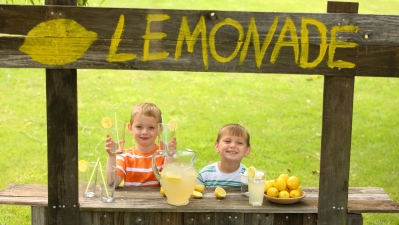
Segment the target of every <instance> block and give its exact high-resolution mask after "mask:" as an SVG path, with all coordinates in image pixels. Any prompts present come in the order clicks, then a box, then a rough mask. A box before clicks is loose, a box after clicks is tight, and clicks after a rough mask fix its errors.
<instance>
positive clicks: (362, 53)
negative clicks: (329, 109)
mask: <svg viewBox="0 0 399 225" xmlns="http://www.w3.org/2000/svg"><path fill="white" fill-rule="evenodd" d="M0 8H1V10H2V17H1V18H0V24H2V26H1V28H0V34H2V35H0V57H1V59H2V60H0V67H17V68H63V69H65V68H70V69H75V68H93V69H105V68H107V69H131V70H171V71H208V72H236V73H243V72H250V73H263V74H265V73H284V74H287V73H288V74H324V75H329V76H342V74H345V75H351V76H388V77H390V76H392V77H399V63H398V61H399V58H398V57H399V54H398V51H399V33H398V32H396V30H398V29H399V16H397V15H357V14H350V13H342V14H340V13H333V14H325V13H271V12H237V11H212V10H172V9H123V8H97V7H72V6H68V7H67V6H26V5H24V6H19V5H0ZM62 21H64V22H62ZM65 21H68V22H65ZM53 23H55V24H57V23H59V24H58V25H60V27H64V28H65V29H61V28H60V30H58V31H57V32H55V31H54V32H55V33H51V32H52V31H51V30H54V29H50V28H49V27H51V25H52V24H53ZM62 25H64V26H62ZM118 25H119V26H120V27H122V26H123V27H124V28H123V29H117V27H118ZM289 25H293V26H289ZM302 25H303V27H302ZM201 26H202V27H203V29H202V28H201ZM350 26H352V27H353V29H354V31H353V32H346V31H345V32H342V31H337V32H335V30H334V31H333V30H332V29H333V28H334V29H340V28H344V27H350ZM196 27H197V28H198V29H199V30H198V31H199V32H198V33H195V34H194V30H195V28H196ZM287 27H293V28H292V29H289V30H286V28H287ZM304 27H306V28H307V31H308V32H305V30H306V29H305V28H304ZM302 28H304V29H302ZM79 29H83V30H79ZM269 31H270V34H269ZM118 32H119V33H118ZM256 32H257V34H258V35H255V33H256ZM183 33H184V34H187V36H184V35H182V34H183ZM321 34H322V35H321ZM179 35H180V36H179ZM240 35H241V36H240ZM268 35H269V36H268ZM49 37H51V38H49ZM77 37H78V38H77ZM112 37H114V38H112ZM266 37H267V38H269V39H270V42H264V41H265V40H269V39H266ZM321 40H323V42H322V41H321ZM64 41H65V42H64ZM291 42H292V43H294V44H291ZM321 43H323V45H321ZM324 43H325V44H324ZM111 46H112V47H111ZM320 46H327V47H328V48H327V47H326V48H325V49H324V48H321V47H320ZM257 47H259V48H257ZM262 47H265V49H264V50H265V52H263V53H262V52H261V49H262ZM49 49H50V50H49ZM330 49H332V50H331V51H330ZM319 56H320V57H321V58H320V61H316V59H318V58H319ZM338 60H342V61H345V62H347V63H343V64H340V65H339V64H338V63H337V61H338ZM370 62H373V63H370ZM351 64H354V66H355V67H354V68H352V67H351V66H349V65H351Z"/></svg>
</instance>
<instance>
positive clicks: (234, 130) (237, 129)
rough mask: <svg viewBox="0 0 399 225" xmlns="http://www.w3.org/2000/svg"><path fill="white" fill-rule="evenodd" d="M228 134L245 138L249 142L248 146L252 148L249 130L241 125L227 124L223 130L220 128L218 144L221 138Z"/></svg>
mask: <svg viewBox="0 0 399 225" xmlns="http://www.w3.org/2000/svg"><path fill="white" fill-rule="evenodd" d="M226 134H230V135H232V136H238V137H243V138H245V139H246V141H247V146H251V144H250V137H249V132H248V130H247V129H245V127H243V126H241V125H239V124H227V125H224V126H223V127H222V128H220V130H219V132H218V136H217V139H216V142H218V143H219V141H220V138H221V137H222V136H223V135H226Z"/></svg>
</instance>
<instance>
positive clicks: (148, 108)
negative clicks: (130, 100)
mask: <svg viewBox="0 0 399 225" xmlns="http://www.w3.org/2000/svg"><path fill="white" fill-rule="evenodd" d="M137 115H144V116H151V117H154V118H155V119H157V120H158V123H162V116H161V115H162V112H161V110H160V109H159V108H158V106H156V105H155V104H153V103H150V102H144V103H140V104H137V105H135V106H134V107H133V109H132V113H131V115H130V124H133V119H134V117H135V116H137Z"/></svg>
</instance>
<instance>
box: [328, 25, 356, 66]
mask: <svg viewBox="0 0 399 225" xmlns="http://www.w3.org/2000/svg"><path fill="white" fill-rule="evenodd" d="M358 31H359V27H358V26H353V25H345V26H333V27H332V28H331V41H330V46H329V49H328V61H327V65H328V67H330V68H334V67H338V68H354V67H355V66H356V64H354V63H351V62H346V61H343V60H337V61H334V54H335V49H336V48H354V47H356V46H357V44H356V43H354V42H343V41H337V39H336V36H337V33H339V32H355V33H357V32H358Z"/></svg>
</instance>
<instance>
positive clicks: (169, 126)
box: [167, 120, 177, 131]
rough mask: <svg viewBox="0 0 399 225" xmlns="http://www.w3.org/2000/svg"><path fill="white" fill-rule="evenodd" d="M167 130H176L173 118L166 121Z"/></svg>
mask: <svg viewBox="0 0 399 225" xmlns="http://www.w3.org/2000/svg"><path fill="white" fill-rule="evenodd" d="M167 126H168V130H169V131H176V130H177V122H176V121H175V120H171V121H169V122H168V125H167Z"/></svg>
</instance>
